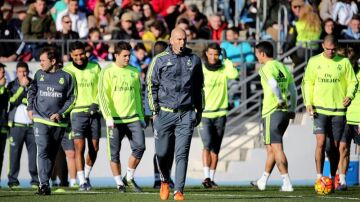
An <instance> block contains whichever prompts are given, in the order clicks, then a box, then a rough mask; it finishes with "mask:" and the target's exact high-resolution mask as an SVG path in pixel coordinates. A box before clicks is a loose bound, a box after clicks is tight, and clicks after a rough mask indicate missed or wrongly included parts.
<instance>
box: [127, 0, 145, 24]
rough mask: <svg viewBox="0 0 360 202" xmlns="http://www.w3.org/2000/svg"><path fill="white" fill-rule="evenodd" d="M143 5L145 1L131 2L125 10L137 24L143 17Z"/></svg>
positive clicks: (136, 0) (133, 0)
mask: <svg viewBox="0 0 360 202" xmlns="http://www.w3.org/2000/svg"><path fill="white" fill-rule="evenodd" d="M142 4H143V0H131V1H130V3H129V4H128V5H126V7H125V8H123V10H125V12H127V13H130V14H131V17H132V19H133V21H135V22H136V21H139V20H140V19H141V18H142V17H143V12H142Z"/></svg>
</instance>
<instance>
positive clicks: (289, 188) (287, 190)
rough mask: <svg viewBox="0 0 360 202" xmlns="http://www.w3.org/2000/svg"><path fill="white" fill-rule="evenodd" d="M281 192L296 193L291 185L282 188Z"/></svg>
mask: <svg viewBox="0 0 360 202" xmlns="http://www.w3.org/2000/svg"><path fill="white" fill-rule="evenodd" d="M280 191H283V192H293V191H294V188H293V187H292V185H291V184H289V185H282V186H281V188H280Z"/></svg>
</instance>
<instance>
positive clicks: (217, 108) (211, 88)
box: [202, 59, 239, 118]
mask: <svg viewBox="0 0 360 202" xmlns="http://www.w3.org/2000/svg"><path fill="white" fill-rule="evenodd" d="M203 74H204V92H205V109H204V111H203V113H202V116H203V117H205V118H216V117H221V116H225V115H226V113H227V109H228V93H227V81H228V80H229V79H235V78H236V77H238V76H239V73H238V71H237V70H236V68H234V65H233V63H232V62H231V61H230V60H229V59H226V60H224V64H223V66H222V67H221V68H219V69H218V70H216V71H210V70H208V69H207V68H206V67H205V65H204V64H203Z"/></svg>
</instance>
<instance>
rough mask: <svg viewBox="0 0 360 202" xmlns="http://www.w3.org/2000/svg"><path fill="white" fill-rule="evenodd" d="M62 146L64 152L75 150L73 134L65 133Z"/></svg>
mask: <svg viewBox="0 0 360 202" xmlns="http://www.w3.org/2000/svg"><path fill="white" fill-rule="evenodd" d="M61 146H62V148H63V150H64V151H67V150H75V148H74V140H73V139H72V134H71V133H65V135H64V137H63V139H62V140H61Z"/></svg>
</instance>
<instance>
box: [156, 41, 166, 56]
mask: <svg viewBox="0 0 360 202" xmlns="http://www.w3.org/2000/svg"><path fill="white" fill-rule="evenodd" d="M167 46H168V44H167V43H166V42H165V41H157V42H155V44H154V48H153V55H154V56H156V55H157V54H159V53H161V52H163V51H164V50H165V49H166V48H167Z"/></svg>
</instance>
